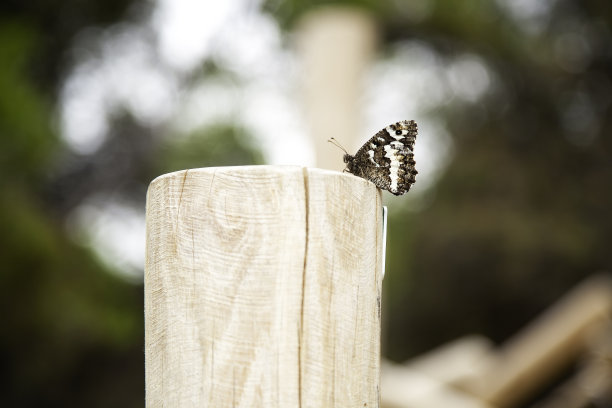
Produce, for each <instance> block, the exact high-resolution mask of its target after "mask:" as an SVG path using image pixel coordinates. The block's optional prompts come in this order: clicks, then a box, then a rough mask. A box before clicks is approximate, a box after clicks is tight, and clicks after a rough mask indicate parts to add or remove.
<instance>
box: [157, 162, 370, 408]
mask: <svg viewBox="0 0 612 408" xmlns="http://www.w3.org/2000/svg"><path fill="white" fill-rule="evenodd" d="M381 213H382V208H381V198H380V192H379V191H378V190H377V189H376V188H375V187H374V185H373V184H371V183H369V182H366V181H364V180H362V179H359V178H357V177H354V176H351V175H348V174H342V173H336V172H330V171H325V170H319V169H307V168H301V167H280V166H245V167H225V168H223V167H219V168H204V169H195V170H185V171H180V172H176V173H171V174H166V175H163V176H161V177H159V178H157V179H155V180H154V181H153V182H152V183H151V186H150V187H149V191H148V195H147V255H146V266H145V320H146V323H145V337H146V338H145V342H146V345H145V360H146V364H145V365H146V399H147V407H162V406H163V407H249V408H252V407H283V408H286V407H316V408H320V407H347V408H348V407H350V408H354V407H366V406H367V407H377V406H378V401H379V396H378V393H379V391H378V388H379V368H380V367H379V357H380V356H379V353H380V295H381V280H382V271H381V257H382V253H381V247H382V236H381Z"/></svg>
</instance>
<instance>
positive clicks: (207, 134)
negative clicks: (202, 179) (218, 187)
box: [157, 124, 264, 174]
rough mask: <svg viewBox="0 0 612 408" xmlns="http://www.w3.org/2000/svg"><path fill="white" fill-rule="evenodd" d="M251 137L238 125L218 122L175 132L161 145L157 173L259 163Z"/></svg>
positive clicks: (259, 154) (258, 154)
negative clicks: (190, 130)
mask: <svg viewBox="0 0 612 408" xmlns="http://www.w3.org/2000/svg"><path fill="white" fill-rule="evenodd" d="M263 162H264V160H263V156H262V155H261V153H259V152H258V151H257V150H256V148H255V146H254V144H253V138H252V136H250V135H249V134H248V133H247V131H246V130H245V129H243V128H241V127H237V126H234V125H231V124H218V125H214V126H210V127H206V128H203V129H198V130H196V131H194V132H192V133H191V134H189V135H177V136H176V137H174V138H172V139H170V140H169V141H168V142H166V143H164V144H163V145H162V147H161V152H160V160H159V163H160V164H161V166H160V167H159V168H158V169H157V171H158V173H159V174H163V173H169V172H171V171H176V170H183V169H190V168H198V167H210V166H238V165H245V164H263Z"/></svg>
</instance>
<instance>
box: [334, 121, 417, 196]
mask: <svg viewBox="0 0 612 408" xmlns="http://www.w3.org/2000/svg"><path fill="white" fill-rule="evenodd" d="M417 133H418V129H417V124H416V122H415V121H413V120H410V121H408V120H404V121H401V122H396V123H394V124H392V125H389V126H387V127H386V128H384V129H382V130H381V131H379V132H378V133H376V134H375V135H374V136H372V137H371V138H370V139H369V140H368V141H367V142H366V143H365V144H364V145H363V146H362V147H361V148H360V149H359V150H358V151H357V153H355V155H354V156H352V155H350V154H345V155H344V162H345V163H346V169H345V171H348V172H349V173H351V174H354V175H355V176H358V177H362V178H364V179H366V180H369V181H371V182H372V183H374V184H375V185H376V187H378V188H380V189H383V190H387V191H389V192H390V193H391V194H394V195H402V194H405V193H407V192H408V190H410V187H411V186H412V184H414V182H415V176H416V175H417V173H418V172H417V170H416V169H415V167H414V166H415V161H414V142H415V140H416V136H417Z"/></svg>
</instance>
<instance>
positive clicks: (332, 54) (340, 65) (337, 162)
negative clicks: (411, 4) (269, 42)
mask: <svg viewBox="0 0 612 408" xmlns="http://www.w3.org/2000/svg"><path fill="white" fill-rule="evenodd" d="M313 10H314V11H311V12H309V13H308V14H306V15H305V16H304V17H303V18H302V20H301V21H300V24H299V25H298V29H297V33H296V40H297V41H296V49H297V52H298V56H299V58H300V61H301V69H302V74H301V81H302V84H301V94H302V96H303V103H304V113H305V117H306V123H307V125H308V127H309V131H310V135H311V137H312V139H313V145H314V148H315V153H316V158H317V164H316V165H317V167H320V168H324V169H331V170H342V169H343V168H344V163H343V162H342V154H343V153H342V152H340V151H339V150H338V149H337V148H335V147H333V146H331V145H330V144H329V143H327V140H328V139H329V138H331V137H335V138H336V139H337V140H339V141H340V143H341V144H342V145H343V146H344V147H345V148H346V149H348V150H351V153H354V150H356V148H357V147H358V146H359V145H361V143H360V142H363V140H360V139H361V137H362V136H368V137H369V136H371V135H364V134H363V132H362V129H363V125H364V124H363V123H362V120H363V119H362V118H363V109H362V107H361V102H362V99H363V98H362V95H363V76H364V74H365V71H366V69H367V66H368V64H369V63H370V60H371V59H372V55H373V53H374V48H375V45H376V42H377V36H378V33H377V30H376V25H375V23H374V18H373V17H372V16H371V15H370V14H367V13H365V12H363V11H361V10H359V9H355V8H351V7H346V6H325V7H319V8H315V9H313Z"/></svg>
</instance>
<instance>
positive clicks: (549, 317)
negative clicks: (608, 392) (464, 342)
mask: <svg viewBox="0 0 612 408" xmlns="http://www.w3.org/2000/svg"><path fill="white" fill-rule="evenodd" d="M611 313H612V280H611V279H610V277H609V276H608V275H595V276H593V277H591V278H589V279H587V280H586V281H585V282H583V283H582V284H581V285H579V286H578V287H576V288H575V289H573V290H572V291H571V292H570V293H569V294H568V295H566V296H565V297H564V298H563V299H561V301H559V302H558V303H556V304H555V305H553V307H551V308H550V309H549V310H547V311H546V312H545V313H544V314H543V315H542V316H540V317H539V318H538V319H536V320H535V321H533V322H532V323H530V324H529V325H528V326H527V327H526V328H525V329H523V330H522V331H521V332H520V333H519V334H517V335H516V336H515V337H513V338H512V339H510V341H509V342H508V343H506V344H504V345H503V346H502V347H501V349H500V350H499V351H498V352H497V353H496V354H495V355H494V356H493V357H492V358H491V359H489V362H488V364H486V366H485V367H484V368H483V369H482V373H481V374H480V375H478V376H475V377H474V378H472V379H469V380H467V381H464V382H459V383H457V384H456V386H457V388H459V389H462V390H464V391H467V392H469V393H470V394H472V395H475V396H477V397H479V398H481V399H482V400H484V401H487V402H488V403H490V404H491V405H493V406H496V407H513V406H518V404H520V402H522V401H523V400H524V399H526V398H528V397H529V396H530V395H531V394H532V393H533V392H534V391H536V390H537V389H538V388H539V387H541V386H543V385H545V384H546V383H547V382H548V381H550V380H551V379H552V378H554V376H555V375H556V374H558V373H559V371H560V370H562V369H564V368H566V367H567V366H568V365H569V364H571V362H572V361H574V360H575V359H576V357H577V356H578V355H579V354H580V353H583V352H584V350H585V349H586V347H587V346H588V343H589V342H590V341H591V340H592V336H593V334H594V333H596V332H597V330H598V329H601V328H602V327H603V326H604V325H605V324H608V322H609V319H610V315H611Z"/></svg>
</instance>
